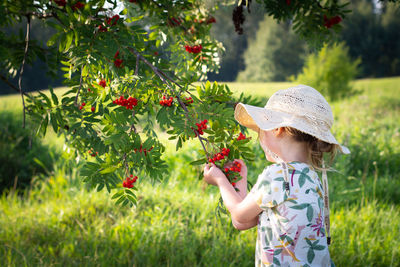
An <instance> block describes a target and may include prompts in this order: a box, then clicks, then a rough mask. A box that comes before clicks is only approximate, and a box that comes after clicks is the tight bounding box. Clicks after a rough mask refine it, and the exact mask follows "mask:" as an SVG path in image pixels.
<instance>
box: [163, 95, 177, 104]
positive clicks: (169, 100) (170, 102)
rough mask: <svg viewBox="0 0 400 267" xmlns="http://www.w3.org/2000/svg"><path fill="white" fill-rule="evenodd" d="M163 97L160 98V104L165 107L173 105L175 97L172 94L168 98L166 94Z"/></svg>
mask: <svg viewBox="0 0 400 267" xmlns="http://www.w3.org/2000/svg"><path fill="white" fill-rule="evenodd" d="M162 98H163V99H162V100H160V105H161V106H164V107H170V106H171V105H172V102H173V101H174V98H173V97H172V96H170V97H169V98H168V99H167V98H166V96H165V95H163V97H162Z"/></svg>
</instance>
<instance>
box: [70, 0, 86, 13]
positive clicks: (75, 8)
mask: <svg viewBox="0 0 400 267" xmlns="http://www.w3.org/2000/svg"><path fill="white" fill-rule="evenodd" d="M84 7H85V4H84V3H82V2H79V1H78V2H76V3H75V4H74V5H72V6H71V9H72V10H73V11H75V10H77V9H82V8H84Z"/></svg>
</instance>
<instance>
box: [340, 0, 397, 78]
mask: <svg viewBox="0 0 400 267" xmlns="http://www.w3.org/2000/svg"><path fill="white" fill-rule="evenodd" d="M381 5H382V7H381V9H378V10H376V8H375V7H374V1H366V0H363V1H352V3H351V5H350V6H349V7H350V8H351V9H352V11H353V12H352V13H351V14H350V15H349V16H348V18H347V19H346V20H345V21H344V22H343V30H342V32H341V33H340V40H342V41H344V42H345V43H346V45H347V46H348V47H349V54H350V56H351V57H352V58H353V59H356V58H361V60H362V64H361V65H360V72H359V74H358V77H388V76H396V75H400V61H399V58H400V32H399V30H398V29H399V27H400V16H399V14H400V10H399V8H398V6H396V5H395V4H394V3H381Z"/></svg>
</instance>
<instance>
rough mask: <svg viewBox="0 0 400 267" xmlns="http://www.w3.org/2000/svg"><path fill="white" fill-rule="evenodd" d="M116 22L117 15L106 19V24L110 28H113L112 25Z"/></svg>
mask: <svg viewBox="0 0 400 267" xmlns="http://www.w3.org/2000/svg"><path fill="white" fill-rule="evenodd" d="M118 20H119V16H118V15H114V16H112V17H111V18H108V19H107V20H106V24H108V25H110V26H114V25H116V24H117V22H118Z"/></svg>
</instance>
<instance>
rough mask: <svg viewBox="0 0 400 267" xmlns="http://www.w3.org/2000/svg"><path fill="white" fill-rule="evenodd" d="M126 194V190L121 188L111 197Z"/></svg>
mask: <svg viewBox="0 0 400 267" xmlns="http://www.w3.org/2000/svg"><path fill="white" fill-rule="evenodd" d="M123 194H124V191H123V190H120V191H118V192H117V193H115V194H114V195H113V196H112V197H111V199H115V198H117V197H119V196H121V195H123Z"/></svg>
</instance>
